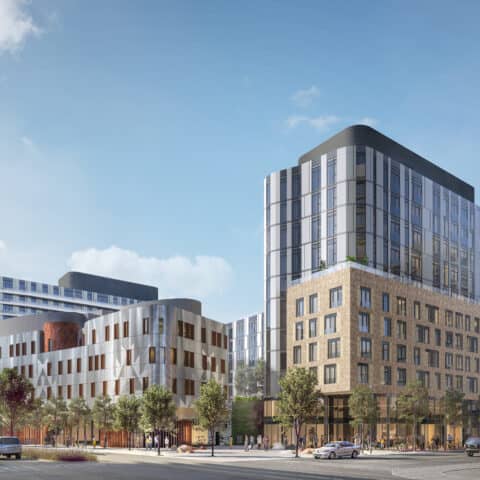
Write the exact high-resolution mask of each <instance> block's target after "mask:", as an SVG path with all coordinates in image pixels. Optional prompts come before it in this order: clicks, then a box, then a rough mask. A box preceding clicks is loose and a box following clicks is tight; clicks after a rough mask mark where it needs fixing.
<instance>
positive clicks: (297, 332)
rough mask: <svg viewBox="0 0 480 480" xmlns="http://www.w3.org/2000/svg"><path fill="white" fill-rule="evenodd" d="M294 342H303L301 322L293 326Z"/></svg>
mask: <svg viewBox="0 0 480 480" xmlns="http://www.w3.org/2000/svg"><path fill="white" fill-rule="evenodd" d="M295 340H303V322H297V323H296V324H295Z"/></svg>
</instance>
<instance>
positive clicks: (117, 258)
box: [67, 245, 233, 299]
mask: <svg viewBox="0 0 480 480" xmlns="http://www.w3.org/2000/svg"><path fill="white" fill-rule="evenodd" d="M67 263H68V267H69V268H70V269H71V270H76V271H81V272H87V273H92V274H96V275H105V276H109V277H113V278H120V279H128V280H131V281H134V282H140V283H146V284H149V285H154V286H156V287H158V293H159V296H160V298H162V297H180V296H191V297H195V298H199V299H202V298H203V297H208V296H209V295H217V294H221V293H223V292H224V291H225V290H226V289H227V288H228V286H229V285H230V283H231V281H232V277H233V270H232V267H231V266H230V264H229V263H228V262H227V261H226V260H225V259H223V258H221V257H213V256H202V255H198V256H196V257H194V258H193V259H190V258H187V257H184V256H173V257H169V258H157V257H142V256H141V255H139V254H138V253H137V252H134V251H131V250H126V249H123V248H120V247H117V246H115V245H112V246H111V247H108V248H106V249H104V250H99V249H96V248H88V249H86V250H80V251H77V252H74V253H73V254H72V255H71V257H70V259H69V260H68V262H67Z"/></svg>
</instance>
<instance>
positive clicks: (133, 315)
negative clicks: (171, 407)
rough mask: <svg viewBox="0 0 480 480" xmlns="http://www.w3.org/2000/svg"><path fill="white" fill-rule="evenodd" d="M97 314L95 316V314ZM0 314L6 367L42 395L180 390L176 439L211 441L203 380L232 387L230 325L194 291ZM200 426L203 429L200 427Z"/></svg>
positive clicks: (0, 348) (0, 350)
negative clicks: (203, 414) (112, 308)
mask: <svg viewBox="0 0 480 480" xmlns="http://www.w3.org/2000/svg"><path fill="white" fill-rule="evenodd" d="M92 317H93V318H92ZM19 320H20V319H10V320H5V321H2V322H0V369H3V368H15V369H16V370H17V371H18V372H19V373H21V374H23V375H25V376H26V377H27V378H28V379H29V380H30V381H31V382H32V384H33V385H34V387H35V396H36V397H38V398H41V399H43V400H47V399H51V398H53V397H57V398H58V397H60V398H63V399H65V400H71V399H73V398H76V397H83V398H85V400H86V401H87V403H88V404H89V405H90V406H91V405H92V404H93V401H94V399H95V397H97V396H102V395H109V396H111V397H112V398H113V399H114V400H116V399H117V398H118V397H119V396H120V395H130V394H132V395H141V393H142V392H143V391H144V390H145V389H147V388H148V387H149V386H150V385H153V384H159V385H163V386H165V387H166V388H168V389H170V390H171V391H172V392H173V393H174V398H175V403H176V406H177V419H178V422H177V435H178V437H177V438H176V441H177V442H186V443H196V442H200V443H201V442H205V443H206V441H207V439H206V438H200V437H199V436H198V435H199V434H198V429H195V428H194V427H193V422H194V417H195V415H194V410H193V402H194V400H195V399H197V398H198V396H199V394H200V386H201V384H202V383H204V382H207V381H208V380H209V379H210V378H215V379H216V380H217V381H218V382H219V383H221V384H222V385H224V389H225V391H226V389H227V372H226V368H227V366H226V363H227V348H228V339H227V330H226V326H225V324H223V323H220V322H216V321H214V320H211V319H209V318H207V317H204V316H203V315H202V311H201V303H200V302H198V301H196V300H191V299H169V300H157V301H151V302H141V303H137V304H134V305H128V306H125V307H122V308H120V309H119V310H118V311H116V312H113V313H108V314H104V315H100V316H93V315H90V316H89V315H85V314H80V313H71V312H70V313H65V312H48V313H45V314H42V315H31V316H26V317H23V318H22V319H21V321H19ZM195 432H197V434H196V433H195Z"/></svg>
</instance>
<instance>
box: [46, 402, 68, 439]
mask: <svg viewBox="0 0 480 480" xmlns="http://www.w3.org/2000/svg"><path fill="white" fill-rule="evenodd" d="M42 411H43V420H44V425H45V426H46V427H47V430H48V431H49V432H50V433H51V434H52V435H53V445H54V446H55V445H56V444H57V436H58V435H59V434H60V433H61V432H63V431H64V430H65V427H66V425H67V419H68V408H67V404H66V402H65V400H64V399H63V398H58V397H56V398H52V399H51V400H48V401H47V402H46V403H45V404H44V405H43V408H42Z"/></svg>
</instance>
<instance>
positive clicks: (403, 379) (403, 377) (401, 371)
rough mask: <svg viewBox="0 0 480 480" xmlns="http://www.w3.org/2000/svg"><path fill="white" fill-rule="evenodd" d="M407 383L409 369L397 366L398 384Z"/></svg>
mask: <svg viewBox="0 0 480 480" xmlns="http://www.w3.org/2000/svg"><path fill="white" fill-rule="evenodd" d="M406 384H407V369H406V368H397V385H406Z"/></svg>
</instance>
